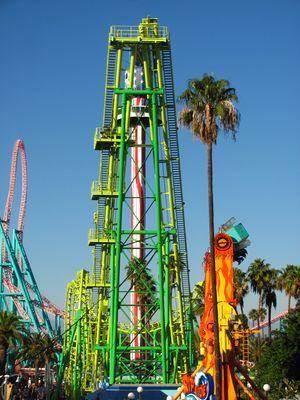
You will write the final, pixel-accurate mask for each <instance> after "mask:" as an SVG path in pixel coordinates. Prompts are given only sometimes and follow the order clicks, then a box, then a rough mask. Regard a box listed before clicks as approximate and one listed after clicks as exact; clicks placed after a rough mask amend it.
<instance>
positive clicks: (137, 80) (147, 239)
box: [0, 18, 265, 400]
mask: <svg viewBox="0 0 300 400" xmlns="http://www.w3.org/2000/svg"><path fill="white" fill-rule="evenodd" d="M94 149H95V150H96V151H98V152H99V159H100V160H99V171H98V179H97V180H96V181H94V182H93V183H92V187H91V199H92V200H94V201H95V202H96V211H95V213H94V229H92V230H90V232H89V235H88V243H89V246H91V247H92V257H93V263H92V269H91V271H90V272H88V271H87V270H85V269H82V270H80V271H79V272H78V273H77V276H76V279H75V280H73V281H71V282H70V283H69V284H68V287H67V300H66V311H65V313H64V312H62V311H61V310H59V309H58V308H57V307H56V306H54V305H53V304H52V303H51V302H50V301H49V300H48V299H46V298H45V297H44V296H42V295H41V293H40V291H39V289H38V286H37V283H36V281H35V279H34V275H33V273H32V270H31V267H30V264H29V261H28V258H27V256H26V252H25V249H24V245H23V222H24V215H25V206H26V199H27V169H26V164H27V162H26V155H25V149H24V144H23V142H22V141H21V140H18V141H17V142H16V144H15V147H14V151H13V157H12V165H11V177H10V187H9V193H8V198H7V203H6V208H5V213H4V217H3V219H2V220H1V221H0V244H1V246H0V252H1V253H0V261H1V264H0V310H9V311H13V312H14V313H16V314H18V315H19V316H20V317H21V318H22V320H23V321H24V322H25V323H26V324H27V325H28V327H29V328H30V329H31V330H34V331H37V332H40V331H42V332H45V333H48V334H49V335H50V336H51V337H53V338H54V337H55V336H56V335H60V321H61V318H64V320H65V332H64V335H63V337H64V341H63V356H62V359H61V362H60V369H59V382H58V385H57V387H59V384H60V383H62V380H63V379H64V382H65V388H66V391H67V393H68V398H73V399H79V398H81V397H82V396H84V395H85V394H88V393H92V392H94V391H95V390H97V389H99V388H102V389H104V388H107V387H108V386H112V385H116V384H119V385H122V384H130V385H138V384H139V385H141V384H142V385H144V384H148V385H149V384H150V385H151V384H160V385H170V384H176V386H177V387H178V386H180V384H181V383H182V386H181V387H180V388H179V390H177V393H176V395H174V396H173V399H174V400H176V399H177V398H179V397H180V396H182V394H183V393H185V396H186V397H187V398H188V399H190V400H207V399H213V398H214V397H213V393H214V378H215V365H214V336H213V325H214V323H218V326H219V332H220V348H221V356H222V400H237V399H238V398H240V397H239V396H238V393H239V390H242V391H243V392H244V393H246V395H247V396H248V398H249V399H251V400H252V399H253V400H255V399H265V396H264V394H263V393H262V392H261V391H260V390H259V389H258V388H257V387H256V386H255V384H254V382H253V381H252V380H251V379H250V378H249V376H248V372H247V367H248V364H247V363H248V356H249V353H248V341H247V339H248V336H249V335H250V334H252V333H253V331H251V330H245V329H243V327H242V324H241V322H240V321H239V319H238V315H237V312H236V299H235V298H234V288H233V260H234V256H235V255H236V254H237V252H239V251H241V250H243V249H244V248H245V247H246V246H247V238H248V233H247V231H246V230H245V228H244V227H243V225H242V224H237V225H235V224H234V223H231V224H229V225H226V226H225V225H223V226H222V228H221V230H220V232H219V233H218V234H217V235H216V237H215V257H216V283H217V298H218V313H219V320H218V321H217V322H215V321H214V318H213V314H212V293H211V292H212V287H211V279H210V276H211V275H210V268H211V266H210V253H209V252H207V253H206V255H205V258H204V266H205V308H204V313H203V315H202V317H201V321H200V328H199V333H200V337H201V349H200V353H201V356H200V361H199V360H198V359H196V356H195V355H196V354H197V353H198V352H197V351H196V350H197V349H195V341H194V333H195V332H194V330H195V326H194V318H193V315H192V309H191V298H190V296H191V289H190V280H189V266H188V257H187V244H186V234H185V219H184V202H183V195H182V186H181V170H180V158H179V147H178V128H177V122H176V109H175V97H174V85H173V74H172V57H171V45H170V36H169V32H168V29H167V28H166V27H159V26H158V22H157V19H155V18H144V19H143V20H142V22H141V23H140V25H139V26H129V27H124V26H113V27H111V29H110V32H109V38H108V55H107V70H106V83H105V102H104V113H103V124H102V126H101V127H100V128H96V132H95V136H94ZM18 153H20V155H21V161H22V194H21V206H20V213H19V222H18V229H17V230H13V232H12V235H10V232H9V225H10V216H11V207H12V201H13V196H14V188H15V180H16V166H17V158H18ZM49 314H51V315H52V316H54V327H53V324H51V319H52V320H53V317H51V315H49ZM247 354H248V356H247ZM241 359H242V362H241V361H240V360H241ZM197 363H198V364H197ZM192 371H194V372H192ZM239 388H240V389H239ZM58 393H59V389H57V390H56V392H55V394H54V397H55V396H56V398H57V396H58ZM103 396H104V397H103V398H105V395H103Z"/></svg>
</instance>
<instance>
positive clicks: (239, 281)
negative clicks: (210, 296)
mask: <svg viewBox="0 0 300 400" xmlns="http://www.w3.org/2000/svg"><path fill="white" fill-rule="evenodd" d="M233 287H234V297H235V298H236V300H237V302H238V304H239V306H240V308H241V313H242V315H244V298H245V296H246V295H247V294H248V293H249V285H248V279H247V275H246V272H244V271H242V270H240V269H239V268H234V270H233Z"/></svg>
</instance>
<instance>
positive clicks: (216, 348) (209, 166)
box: [207, 142, 222, 400]
mask: <svg viewBox="0 0 300 400" xmlns="http://www.w3.org/2000/svg"><path fill="white" fill-rule="evenodd" d="M212 146H213V145H212V143H211V142H210V143H208V144H207V177H208V209H209V239H210V240H209V242H210V243H209V244H210V266H211V268H210V273H211V283H212V301H213V318H214V352H215V370H216V376H215V380H216V382H215V384H216V400H221V390H222V359H221V353H220V340H219V318H218V298H217V286H216V265H215V244H214V241H215V229H214V197H213V162H212Z"/></svg>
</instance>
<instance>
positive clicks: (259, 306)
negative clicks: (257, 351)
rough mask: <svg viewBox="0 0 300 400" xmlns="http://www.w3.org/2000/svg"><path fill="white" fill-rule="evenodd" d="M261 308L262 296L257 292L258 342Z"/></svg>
mask: <svg viewBox="0 0 300 400" xmlns="http://www.w3.org/2000/svg"><path fill="white" fill-rule="evenodd" d="M261 308H262V294H261V292H259V296H258V319H257V329H258V330H259V332H258V337H259V340H260V317H261Z"/></svg>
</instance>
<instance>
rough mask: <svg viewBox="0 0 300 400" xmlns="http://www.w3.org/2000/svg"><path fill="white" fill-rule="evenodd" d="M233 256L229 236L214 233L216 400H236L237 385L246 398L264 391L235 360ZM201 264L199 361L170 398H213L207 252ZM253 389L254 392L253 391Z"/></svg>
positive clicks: (237, 332)
mask: <svg viewBox="0 0 300 400" xmlns="http://www.w3.org/2000/svg"><path fill="white" fill-rule="evenodd" d="M233 255H234V244H233V240H232V238H231V237H230V236H229V235H227V234H225V233H218V234H217V235H216V236H215V265H216V284H217V298H218V314H219V320H218V324H219V336H220V351H221V357H222V398H221V399H219V400H237V399H238V398H239V397H238V387H240V388H241V389H242V390H243V391H244V392H245V393H246V394H247V395H248V397H249V399H250V400H256V399H266V397H265V396H264V394H263V393H262V392H261V391H260V390H259V389H258V388H257V387H256V386H255V384H254V382H253V381H252V380H251V379H250V378H249V376H248V374H247V370H246V369H245V368H244V367H243V366H242V365H241V364H240V363H239V361H238V358H239V357H238V354H239V339H240V338H241V337H242V331H241V330H240V328H241V324H240V322H239V320H238V317H237V312H236V303H237V301H236V299H235V297H234V287H233ZM204 267H205V297H204V302H205V303H204V304H205V309H204V313H203V315H202V317H201V321H200V327H199V333H200V337H201V345H200V353H201V354H203V355H204V358H203V359H202V360H201V361H200V362H199V364H198V366H197V368H196V370H195V371H194V372H193V373H192V374H183V376H182V387H181V388H180V389H179V390H178V392H177V394H176V396H174V400H176V398H178V397H179V396H180V395H181V393H185V395H186V399H187V400H212V399H214V379H215V363H214V334H213V324H214V318H213V308H212V285H211V275H210V268H211V263H210V253H206V255H205V258H204ZM241 375H243V376H244V378H245V379H244V381H246V382H247V383H248V384H249V385H248V386H250V387H251V389H249V388H248V387H247V386H246V385H245V383H244V381H242V380H241V378H240V376H241ZM252 392H254V393H255V394H253V393H252Z"/></svg>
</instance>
